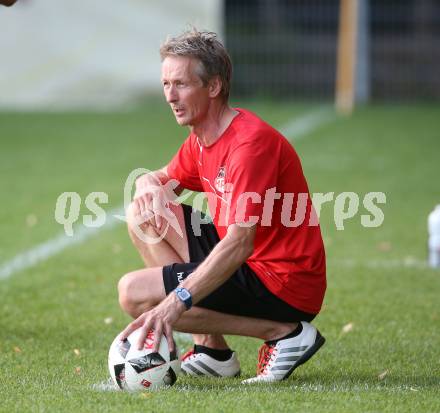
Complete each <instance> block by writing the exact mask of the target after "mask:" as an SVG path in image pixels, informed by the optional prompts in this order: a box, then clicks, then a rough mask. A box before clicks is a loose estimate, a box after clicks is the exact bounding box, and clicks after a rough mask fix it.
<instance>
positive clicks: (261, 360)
mask: <svg viewBox="0 0 440 413" xmlns="http://www.w3.org/2000/svg"><path fill="white" fill-rule="evenodd" d="M274 349H275V344H266V343H264V344H263V345H262V346H261V347H260V350H259V352H258V366H257V376H258V375H259V374H262V373H263V372H264V369H265V368H266V365H267V363H269V361H270V358H271V357H272V353H273V351H274Z"/></svg>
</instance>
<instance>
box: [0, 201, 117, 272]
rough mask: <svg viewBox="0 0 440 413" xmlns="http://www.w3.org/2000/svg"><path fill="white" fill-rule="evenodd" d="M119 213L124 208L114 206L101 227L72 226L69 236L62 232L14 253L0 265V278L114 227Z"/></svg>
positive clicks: (31, 265)
mask: <svg viewBox="0 0 440 413" xmlns="http://www.w3.org/2000/svg"><path fill="white" fill-rule="evenodd" d="M121 214H122V215H124V214H125V212H124V209H123V208H115V209H113V210H111V211H109V213H108V214H107V220H106V223H105V225H103V226H102V227H99V228H89V227H85V226H83V225H78V226H77V227H75V228H74V233H73V235H72V236H71V237H69V236H67V235H66V234H65V233H64V232H62V233H61V234H59V235H57V236H56V237H55V238H51V239H49V240H48V241H46V242H43V243H42V244H38V245H36V246H35V247H33V248H31V249H29V250H27V251H24V252H22V253H20V254H18V255H16V256H15V257H14V258H12V259H11V260H9V261H7V262H5V263H4V264H2V266H1V267H0V280H5V279H6V278H9V277H11V276H12V275H14V274H15V273H17V272H19V271H22V270H25V269H27V268H30V267H33V266H34V265H36V264H38V263H40V262H42V261H46V260H47V259H49V258H51V257H53V256H54V255H56V254H58V253H60V252H62V251H64V250H65V249H66V248H69V247H71V246H73V245H78V244H82V243H83V242H84V241H86V240H87V239H89V238H91V237H92V236H94V235H97V234H98V233H100V232H101V230H108V229H111V228H113V227H115V226H116V225H117V224H118V223H120V222H121V221H119V220H117V219H116V218H114V215H121Z"/></svg>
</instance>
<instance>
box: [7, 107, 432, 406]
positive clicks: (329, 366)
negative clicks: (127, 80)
mask: <svg viewBox="0 0 440 413" xmlns="http://www.w3.org/2000/svg"><path fill="white" fill-rule="evenodd" d="M243 106H247V107H249V108H251V109H255V110H257V111H258V113H259V114H260V115H261V116H263V117H264V118H265V119H267V120H268V121H270V122H271V123H273V124H274V125H277V126H280V125H283V124H284V123H285V122H287V121H288V120H290V119H291V118H292V117H295V116H299V115H301V113H304V112H305V111H307V110H308V107H307V106H306V105H301V106H300V105H295V104H287V103H283V104H281V103H280V104H275V103H270V104H265V103H264V102H257V103H251V104H248V105H243ZM439 130H440V107H435V106H414V107H404V106H376V107H366V108H363V109H360V110H359V111H357V112H356V113H355V114H354V116H353V117H351V118H349V119H338V120H336V121H334V122H333V123H331V124H329V125H326V126H324V127H322V128H320V129H319V130H317V131H315V132H314V133H312V134H310V135H309V136H308V137H307V138H306V139H302V140H300V141H298V142H297V143H295V147H296V149H297V151H298V153H299V154H300V156H301V158H302V161H303V166H304V170H305V173H306V176H307V178H308V181H309V184H310V189H311V191H312V192H335V194H336V195H337V194H339V193H341V192H344V191H353V192H357V193H358V194H360V195H362V196H363V195H364V194H365V193H367V192H370V191H383V192H385V193H386V196H387V204H386V205H385V206H384V207H383V210H384V213H385V221H384V224H383V225H382V226H381V227H379V228H363V227H362V226H361V225H360V214H362V213H366V211H365V210H364V209H363V208H362V207H361V209H360V212H359V214H358V215H356V217H354V218H352V219H351V220H348V221H347V222H346V223H345V230H344V231H338V230H336V228H335V224H334V222H333V204H326V205H324V207H323V210H322V216H321V218H322V231H323V235H324V238H325V243H326V250H327V257H328V293H327V296H326V300H325V306H324V309H323V311H322V313H321V314H320V316H319V317H318V318H317V320H316V325H317V326H318V328H319V329H320V330H321V332H322V333H323V335H325V336H326V338H327V343H326V345H325V346H324V347H323V349H322V350H321V351H320V352H319V353H318V354H317V356H316V357H314V358H313V359H312V360H311V361H310V362H308V363H307V364H306V365H305V366H304V367H301V368H300V369H298V370H297V371H296V372H295V374H294V375H293V376H292V377H291V378H290V379H289V380H287V381H285V382H282V383H278V384H276V385H273V386H248V387H244V386H242V385H240V380H238V379H229V380H226V379H224V380H223V379H222V380H213V379H194V378H184V377H180V378H179V380H178V382H177V383H176V385H175V386H174V387H172V388H170V389H165V390H162V391H159V392H155V393H145V394H143V395H140V394H127V393H122V392H99V391H96V390H94V389H93V387H92V386H93V384H96V383H100V382H102V381H104V380H105V379H106V378H107V368H106V357H107V350H108V346H109V345H110V343H111V341H112V340H113V338H114V336H115V335H116V334H117V333H118V332H119V331H120V330H121V329H122V328H123V327H124V326H125V324H126V323H127V322H128V318H127V317H126V316H125V315H123V314H122V312H121V311H120V309H119V307H118V304H117V296H116V283H117V280H118V279H119V277H120V276H121V275H123V274H124V273H126V272H128V271H131V270H133V269H136V268H138V267H140V266H141V261H140V259H139V257H138V256H137V254H136V252H135V251H134V249H133V248H132V247H131V245H130V242H129V240H128V237H127V235H126V231H125V229H124V228H123V226H119V227H116V228H114V229H112V230H108V231H103V232H102V233H100V234H99V235H97V236H96V237H94V238H91V239H89V240H88V241H86V242H85V243H83V244H81V245H77V246H74V247H72V248H70V249H68V250H65V251H64V252H62V253H60V254H58V255H56V256H55V257H53V258H51V259H49V260H47V261H45V262H42V263H41V264H39V265H37V266H34V267H32V268H30V269H28V270H25V271H22V272H21V273H17V274H15V275H14V276H13V277H11V278H10V279H7V280H0V298H1V301H0V314H1V317H0V330H1V334H0V364H1V374H0V396H1V397H0V400H1V403H0V411H4V412H13V411H16V412H26V411H41V412H97V411H103V412H104V411H105V412H112V411H114V412H120V411H155V412H156V411H171V410H178V411H179V412H194V411H203V412H204V411H221V412H229V411H243V412H245V411H281V412H283V411H296V412H300V411H304V412H313V411H326V412H342V411H347V412H352V411H362V412H366V411H396V412H402V411H417V412H420V411H426V412H435V411H440V403H439V398H438V394H439V391H440V367H439V365H440V364H439V361H438V354H439V351H438V346H439V343H440V333H439V326H440V309H439V306H438V302H439V296H440V271H435V270H431V269H429V268H426V266H424V262H425V260H426V241H427V232H426V218H427V215H428V213H429V211H430V210H431V209H432V208H433V207H434V205H435V204H436V203H439V202H440V185H439V177H440V162H439V154H440V139H439V136H438V134H439V132H438V131H439ZM185 135H186V131H185V130H182V129H180V128H178V127H177V126H176V125H175V123H174V121H173V119H172V117H171V115H170V114H169V113H168V110H167V109H166V108H165V106H164V105H163V104H153V103H151V104H149V105H146V106H145V107H143V108H140V109H139V110H136V111H131V112H127V113H101V114H92V113H70V114H63V113H59V114H45V113H34V114H21V113H3V114H1V113H0V142H1V153H0V171H1V174H0V185H1V188H2V197H1V199H2V207H1V209H0V226H1V229H2V242H1V244H0V265H1V263H4V262H6V261H8V260H9V259H11V258H13V257H14V256H15V255H16V254H18V253H19V252H21V251H23V250H26V249H28V248H30V247H32V246H34V245H36V244H38V243H40V242H43V241H45V240H47V239H50V238H52V237H54V236H56V235H57V234H59V233H60V232H61V231H62V227H61V226H60V225H59V224H57V223H56V222H55V220H54V208H55V202H56V199H57V197H58V195H59V194H60V193H62V192H64V191H77V192H78V193H79V194H80V195H81V196H82V197H83V198H85V196H86V195H87V194H88V193H89V192H91V191H104V192H107V193H108V194H109V205H108V206H106V210H110V209H111V208H112V207H115V206H118V205H120V204H121V203H122V199H123V193H122V188H123V184H124V182H125V179H126V177H127V175H128V173H129V172H130V171H131V170H132V169H134V168H136V167H141V166H143V167H147V168H150V169H153V168H156V167H159V166H161V165H162V164H164V163H165V162H167V160H168V159H169V157H170V156H171V155H172V153H173V152H174V151H175V150H176V148H177V147H178V145H179V142H181V141H182V139H183V138H184V137H185ZM30 215H31V216H32V217H31V218H29V216H30ZM29 220H30V221H29ZM32 220H33V221H34V223H35V221H36V223H35V224H34V225H32V222H31V221H32ZM29 222H31V225H29ZM106 317H112V318H113V323H111V324H105V323H104V319H105V318H106ZM348 323H352V324H353V329H352V331H350V332H348V333H343V332H342V328H343V326H344V325H346V324H348ZM230 342H231V344H232V346H233V348H234V349H235V350H237V352H238V354H239V358H240V361H241V363H242V371H243V375H244V377H250V376H252V375H253V373H254V370H255V365H256V358H257V350H258V346H259V344H260V343H259V342H258V341H257V340H253V339H246V338H237V337H231V338H230ZM16 347H18V348H19V349H20V352H18V349H16ZM74 349H79V350H80V355H79V356H77V355H75V353H74V352H73V350H74ZM77 367H80V371H79V373H78V372H77V371H76V368H77ZM383 372H387V374H386V375H385V376H384V377H383V378H382V379H380V378H379V375H380V374H381V373H383Z"/></svg>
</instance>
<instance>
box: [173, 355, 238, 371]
mask: <svg viewBox="0 0 440 413" xmlns="http://www.w3.org/2000/svg"><path fill="white" fill-rule="evenodd" d="M181 369H182V372H183V373H184V374H188V375H190V376H210V377H236V376H239V375H240V363H239V361H238V359H237V356H236V355H235V352H233V353H232V356H231V358H230V359H229V360H226V361H218V360H216V359H214V358H212V357H211V356H209V355H208V354H205V353H194V352H193V351H192V350H190V351H188V352H187V353H185V354H184V355H183V356H182V365H181Z"/></svg>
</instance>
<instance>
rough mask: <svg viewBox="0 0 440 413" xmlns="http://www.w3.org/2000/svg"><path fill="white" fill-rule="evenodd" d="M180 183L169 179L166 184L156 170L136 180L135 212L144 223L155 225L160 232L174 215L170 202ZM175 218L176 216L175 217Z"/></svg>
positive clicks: (173, 198)
mask: <svg viewBox="0 0 440 413" xmlns="http://www.w3.org/2000/svg"><path fill="white" fill-rule="evenodd" d="M178 186H179V183H178V182H177V181H176V180H174V179H171V180H168V181H167V182H166V183H165V184H163V183H162V182H161V179H160V177H158V176H156V174H155V173H154V172H151V173H148V174H145V175H142V176H140V177H139V178H138V179H137V180H136V192H135V194H134V198H133V207H134V213H135V215H137V216H140V217H141V218H142V222H143V223H148V224H150V225H153V226H154V227H155V228H156V229H157V230H158V231H159V232H160V231H161V230H162V229H163V226H164V225H165V222H164V221H168V222H169V221H170V220H172V219H173V217H174V215H173V214H171V213H170V211H169V207H168V206H169V203H170V202H172V201H173V200H175V198H176V194H175V192H174V190H175V189H176V188H177V187H178ZM174 218H175V217H174Z"/></svg>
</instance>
